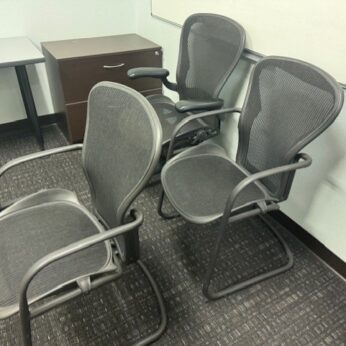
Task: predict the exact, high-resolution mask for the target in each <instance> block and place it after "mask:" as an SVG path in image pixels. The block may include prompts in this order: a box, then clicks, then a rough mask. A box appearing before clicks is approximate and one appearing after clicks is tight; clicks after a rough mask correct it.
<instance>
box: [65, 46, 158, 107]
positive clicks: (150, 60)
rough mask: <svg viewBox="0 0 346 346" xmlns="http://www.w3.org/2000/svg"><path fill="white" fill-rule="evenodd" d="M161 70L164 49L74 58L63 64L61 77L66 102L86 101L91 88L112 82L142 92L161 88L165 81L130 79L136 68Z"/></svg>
mask: <svg viewBox="0 0 346 346" xmlns="http://www.w3.org/2000/svg"><path fill="white" fill-rule="evenodd" d="M142 66H143V67H161V66H162V52H161V50H150V51H144V52H131V53H124V54H110V55H102V56H97V57H88V58H80V59H71V60H65V61H61V62H60V75H61V81H62V87H63V90H64V96H65V102H66V103H73V102H80V101H86V100H87V98H88V94H89V91H90V89H91V88H92V87H93V86H94V85H95V84H96V83H98V82H101V81H112V82H117V83H122V84H125V85H128V86H130V87H131V88H134V89H136V90H138V91H144V90H150V89H157V88H161V81H160V80H159V79H153V78H142V79H136V80H130V79H129V78H128V76H127V71H128V70H129V69H130V68H133V67H142Z"/></svg>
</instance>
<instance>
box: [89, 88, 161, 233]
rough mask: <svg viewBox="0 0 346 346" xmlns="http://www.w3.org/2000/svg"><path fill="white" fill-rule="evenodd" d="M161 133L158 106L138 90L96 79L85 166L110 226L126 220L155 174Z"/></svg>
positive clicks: (96, 203) (99, 211)
mask: <svg viewBox="0 0 346 346" xmlns="http://www.w3.org/2000/svg"><path fill="white" fill-rule="evenodd" d="M161 136H162V134H161V125H160V122H159V120H158V118H157V115H156V113H155V111H154V109H153V108H152V106H151V105H150V104H149V102H148V101H147V100H146V99H145V97H144V96H142V95H141V94H139V93H138V92H136V91H135V90H133V89H130V88H128V87H126V86H124V85H120V84H116V83H111V82H101V83H98V84H97V85H96V86H94V88H93V89H92V90H91V92H90V94H89V100H88V115H87V127H86V132H85V138H84V145H83V167H84V170H85V173H86V176H87V178H88V181H89V185H90V188H91V194H92V200H93V206H94V208H95V210H96V212H97V214H98V215H99V216H100V217H101V218H102V219H103V221H105V222H106V224H107V225H108V226H109V227H115V226H117V225H119V224H121V223H122V221H123V217H124V215H125V213H126V210H127V209H128V207H129V205H130V203H131V202H132V201H133V199H134V198H135V197H136V196H137V194H138V193H139V192H140V191H141V189H142V188H143V187H144V185H145V184H146V182H147V181H148V179H149V178H150V176H151V174H152V173H153V170H154V169H155V166H156V164H157V161H158V159H159V156H160V150H161Z"/></svg>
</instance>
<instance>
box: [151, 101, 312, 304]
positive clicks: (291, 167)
mask: <svg viewBox="0 0 346 346" xmlns="http://www.w3.org/2000/svg"><path fill="white" fill-rule="evenodd" d="M233 113H241V109H239V108H234V107H233V108H225V109H221V110H215V111H210V112H205V113H199V114H193V115H191V116H189V117H186V118H185V119H184V120H183V121H181V122H180V123H179V124H178V125H177V126H176V127H175V129H174V131H173V135H172V139H171V141H170V145H169V149H168V153H167V159H166V162H167V161H168V160H169V159H170V158H171V157H172V156H173V153H174V144H175V138H176V136H177V134H178V133H179V131H180V130H181V129H182V128H183V127H184V126H185V125H186V124H187V123H189V122H190V121H193V120H195V119H197V118H206V117H210V116H215V115H221V114H228V115H229V114H233ZM311 163H312V159H311V157H310V156H309V155H308V154H303V153H300V154H298V155H297V157H296V158H295V162H294V163H291V164H288V165H284V166H280V167H275V168H271V169H267V170H265V171H262V172H258V173H255V174H252V175H250V176H248V177H246V178H245V179H243V180H242V181H241V182H240V183H239V184H238V185H237V186H236V187H235V188H234V189H233V191H232V192H231V194H230V196H229V198H228V200H227V203H226V206H225V209H224V212H223V215H222V217H221V221H220V225H219V228H218V233H217V237H216V241H215V243H214V247H213V250H212V252H211V256H210V261H209V264H208V268H207V271H206V275H205V277H204V282H203V289H202V291H203V294H204V295H205V297H206V298H208V299H210V300H216V299H219V298H221V297H224V296H226V295H228V294H231V293H234V292H237V291H240V290H242V289H244V288H246V287H248V286H251V285H253V284H255V283H258V282H260V281H263V280H266V279H268V278H271V277H273V276H276V275H278V274H280V273H283V272H285V271H287V270H289V269H290V268H291V267H292V266H293V263H294V260H293V254H292V252H291V250H290V249H289V247H288V245H287V243H286V241H285V240H284V239H283V238H282V236H281V235H280V234H279V233H278V232H277V231H276V230H275V228H273V227H272V226H271V224H270V223H268V222H267V221H266V220H265V219H264V218H263V217H262V215H263V214H266V213H268V212H270V211H274V210H278V209H280V207H279V205H278V204H277V203H275V202H273V201H272V200H268V201H266V203H262V204H258V205H257V206H256V207H255V208H254V209H251V210H248V211H245V212H242V213H240V214H238V213H237V214H232V212H233V209H234V204H235V201H236V199H237V197H238V195H239V194H240V193H241V192H242V191H243V190H244V189H245V188H246V186H248V185H250V184H251V183H253V182H255V181H258V180H261V179H263V178H265V177H269V176H272V175H276V174H279V173H283V172H293V171H296V170H298V169H302V168H305V167H308V166H310V165H311ZM164 196H165V192H164V190H163V188H162V191H161V194H160V197H159V202H158V213H159V215H160V216H161V217H163V218H165V219H172V218H175V217H177V216H179V215H176V214H175V215H171V214H167V213H165V212H164V211H163V210H162V206H163V200H164ZM256 215H260V216H261V219H262V220H263V221H264V222H265V224H266V225H267V226H268V228H269V230H270V231H271V232H272V233H273V235H274V236H275V237H276V239H277V240H278V241H279V243H280V245H281V247H282V248H283V250H284V252H285V255H286V257H287V262H286V263H285V264H284V265H282V266H280V267H279V268H276V269H274V270H271V271H269V272H266V273H262V274H259V275H257V276H254V277H252V278H250V279H247V280H245V281H242V282H239V283H236V284H231V285H229V286H227V287H226V288H224V289H221V290H219V291H216V292H211V290H210V283H211V280H212V276H213V273H214V269H215V266H216V261H217V258H218V255H219V252H220V247H221V242H222V240H223V237H224V235H225V232H226V230H227V227H228V225H229V224H231V223H233V222H235V221H239V220H243V219H245V218H248V217H251V216H256Z"/></svg>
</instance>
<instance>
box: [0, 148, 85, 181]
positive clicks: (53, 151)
mask: <svg viewBox="0 0 346 346" xmlns="http://www.w3.org/2000/svg"><path fill="white" fill-rule="evenodd" d="M82 148H83V144H73V145H67V146H64V147H60V148H54V149H49V150H43V151H39V152H37V153H33V154H28V155H24V156H21V157H17V158H16V159H13V160H11V161H9V162H7V163H5V164H4V165H3V166H2V167H0V177H1V176H2V175H3V174H4V173H5V172H6V171H8V170H9V169H10V168H12V167H15V166H18V165H19V164H21V163H24V162H28V161H32V160H36V159H39V158H42V157H46V156H51V155H55V154H60V153H65V152H68V151H74V150H81V149H82Z"/></svg>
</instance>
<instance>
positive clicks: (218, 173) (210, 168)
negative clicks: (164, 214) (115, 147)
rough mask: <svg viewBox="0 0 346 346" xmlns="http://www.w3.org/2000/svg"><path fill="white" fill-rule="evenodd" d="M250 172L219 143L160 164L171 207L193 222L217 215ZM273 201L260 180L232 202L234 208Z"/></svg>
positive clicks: (206, 145)
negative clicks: (230, 156) (235, 188)
mask: <svg viewBox="0 0 346 346" xmlns="http://www.w3.org/2000/svg"><path fill="white" fill-rule="evenodd" d="M247 176H249V173H248V172H247V171H246V170H244V169H243V168H241V167H240V166H239V165H237V163H235V162H234V161H232V160H230V159H229V158H228V157H227V156H226V153H225V151H224V149H223V148H221V147H220V146H218V145H216V144H213V143H203V144H202V145H198V146H196V147H193V148H190V149H188V150H185V151H184V152H182V153H180V154H179V155H177V156H175V157H173V158H172V159H171V160H170V161H168V162H167V163H166V165H165V166H164V167H163V170H162V173H161V181H162V185H163V188H164V191H165V193H166V194H167V197H168V199H169V201H170V202H171V203H172V205H173V207H174V208H175V209H176V210H177V211H178V212H179V213H180V214H181V215H182V216H183V217H184V218H186V219H187V220H189V221H191V222H193V223H201V224H202V223H208V222H211V221H214V220H216V219H218V218H220V217H221V216H222V214H223V211H224V208H225V205H226V201H227V199H228V197H229V195H230V194H231V192H232V190H233V189H234V187H235V186H236V185H237V184H238V183H239V182H240V181H242V180H243V179H244V178H246V177H247ZM263 200H273V199H272V198H271V197H270V196H269V193H268V192H267V191H266V189H265V187H264V186H262V185H261V184H260V183H253V184H250V185H249V186H248V187H246V188H245V189H244V191H243V192H241V193H240V194H239V196H238V198H237V199H236V202H235V209H234V210H235V211H236V210H239V209H241V208H246V207H250V206H251V205H253V204H255V203H258V202H260V201H263Z"/></svg>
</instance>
